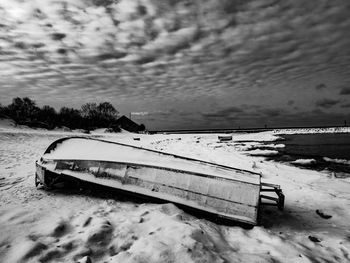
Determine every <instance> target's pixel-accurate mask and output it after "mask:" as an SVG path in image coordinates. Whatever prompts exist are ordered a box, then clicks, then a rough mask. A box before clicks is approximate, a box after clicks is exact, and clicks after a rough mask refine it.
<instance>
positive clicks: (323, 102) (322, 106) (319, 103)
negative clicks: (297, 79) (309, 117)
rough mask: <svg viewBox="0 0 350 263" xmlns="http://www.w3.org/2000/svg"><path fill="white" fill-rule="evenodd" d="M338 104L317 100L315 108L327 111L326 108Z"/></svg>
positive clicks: (331, 100) (330, 100)
mask: <svg viewBox="0 0 350 263" xmlns="http://www.w3.org/2000/svg"><path fill="white" fill-rule="evenodd" d="M339 102H340V100H333V99H322V100H318V101H317V102H316V106H318V107H321V108H326V109H328V108H331V107H333V106H335V105H337V104H338V103H339Z"/></svg>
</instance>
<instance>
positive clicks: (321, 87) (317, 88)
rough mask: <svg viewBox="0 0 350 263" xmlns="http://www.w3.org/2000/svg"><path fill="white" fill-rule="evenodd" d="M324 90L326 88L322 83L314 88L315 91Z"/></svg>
mask: <svg viewBox="0 0 350 263" xmlns="http://www.w3.org/2000/svg"><path fill="white" fill-rule="evenodd" d="M325 88H327V86H326V85H325V84H323V83H321V84H318V85H317V86H316V87H315V89H316V90H321V89H325Z"/></svg>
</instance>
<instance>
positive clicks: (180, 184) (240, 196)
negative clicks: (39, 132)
mask: <svg viewBox="0 0 350 263" xmlns="http://www.w3.org/2000/svg"><path fill="white" fill-rule="evenodd" d="M63 177H64V178H67V177H69V178H73V179H77V180H81V181H84V182H90V183H93V184H97V185H101V186H106V187H111V188H114V189H118V190H122V191H126V192H129V193H132V194H139V195H142V196H149V197H151V198H156V199H160V200H163V201H167V202H173V203H176V204H180V205H182V206H186V207H189V208H193V209H196V210H201V211H204V212H208V213H210V214H214V215H216V216H218V217H221V218H225V219H230V220H233V221H238V222H242V223H247V224H251V225H255V224H257V217H258V208H259V203H260V190H261V182H260V175H259V174H256V173H252V172H249V171H243V170H238V169H234V168H232V167H227V166H221V165H216V164H212V163H208V162H204V161H200V160H195V159H190V158H185V157H181V156H176V155H171V154H166V153H162V152H157V151H153V150H147V149H143V148H139V147H135V146H130V145H124V144H120V143H114V142H109V141H103V140H97V139H87V138H77V137H70V138H64V139H60V140H57V141H56V142H54V143H53V144H51V145H50V146H49V147H48V149H47V150H46V152H45V153H44V155H43V157H42V158H41V159H40V160H39V161H37V163H36V180H38V183H39V182H40V183H42V184H44V185H46V186H51V185H53V184H55V182H57V181H59V180H60V179H62V178H63Z"/></svg>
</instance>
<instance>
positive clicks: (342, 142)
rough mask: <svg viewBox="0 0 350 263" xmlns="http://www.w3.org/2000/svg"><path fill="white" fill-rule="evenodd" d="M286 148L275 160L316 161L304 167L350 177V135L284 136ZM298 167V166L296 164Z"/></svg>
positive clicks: (282, 149) (281, 150) (280, 151)
mask: <svg viewBox="0 0 350 263" xmlns="http://www.w3.org/2000/svg"><path fill="white" fill-rule="evenodd" d="M282 137H283V138H284V140H283V141H282V142H281V143H283V144H284V145H285V148H281V149H278V151H279V153H280V154H279V155H278V156H276V157H274V158H273V159H274V160H277V161H282V162H293V161H295V160H297V159H314V160H315V162H313V163H310V164H307V165H302V166H304V167H306V168H311V169H316V170H329V171H331V172H334V173H335V175H336V176H338V177H349V176H350V133H338V134H327V133H326V134H302V135H301V134H298V135H282ZM296 165H297V164H296Z"/></svg>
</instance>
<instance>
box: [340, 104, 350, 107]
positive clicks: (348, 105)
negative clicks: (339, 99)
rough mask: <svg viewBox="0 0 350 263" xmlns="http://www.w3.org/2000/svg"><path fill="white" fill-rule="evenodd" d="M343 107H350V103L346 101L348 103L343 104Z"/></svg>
mask: <svg viewBox="0 0 350 263" xmlns="http://www.w3.org/2000/svg"><path fill="white" fill-rule="evenodd" d="M341 107H342V108H350V103H346V104H343V105H341Z"/></svg>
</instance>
